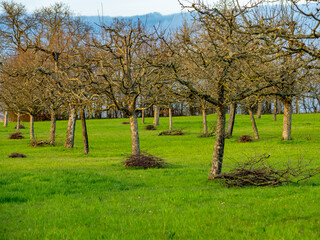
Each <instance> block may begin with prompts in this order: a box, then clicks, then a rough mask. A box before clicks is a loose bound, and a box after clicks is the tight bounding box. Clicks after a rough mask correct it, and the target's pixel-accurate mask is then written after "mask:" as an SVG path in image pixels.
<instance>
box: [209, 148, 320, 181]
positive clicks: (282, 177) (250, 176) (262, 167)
mask: <svg viewBox="0 0 320 240" xmlns="http://www.w3.org/2000/svg"><path fill="white" fill-rule="evenodd" d="M269 157H270V155H268V154H263V155H261V156H258V157H253V158H252V159H250V160H249V161H247V162H243V163H238V166H237V167H236V168H234V169H232V170H231V171H230V172H229V173H223V174H219V175H217V176H215V179H219V180H221V182H222V183H224V184H226V185H227V186H228V187H245V186H250V185H251V186H278V185H281V184H283V183H298V182H300V181H304V180H307V179H309V178H311V177H313V176H315V175H317V174H319V173H320V168H319V167H318V168H308V164H304V163H303V162H302V161H301V160H299V161H298V162H297V163H296V164H295V165H292V164H290V163H288V164H287V166H285V167H283V168H282V169H276V168H275V167H274V166H271V165H270V164H268V163H266V159H268V158H269Z"/></svg>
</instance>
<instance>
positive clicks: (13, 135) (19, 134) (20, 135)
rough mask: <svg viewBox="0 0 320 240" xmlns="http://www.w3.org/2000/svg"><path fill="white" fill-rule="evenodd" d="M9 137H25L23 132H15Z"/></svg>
mask: <svg viewBox="0 0 320 240" xmlns="http://www.w3.org/2000/svg"><path fill="white" fill-rule="evenodd" d="M9 139H24V137H23V136H22V134H21V132H15V133H12V134H10V135H9Z"/></svg>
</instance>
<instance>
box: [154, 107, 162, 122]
mask: <svg viewBox="0 0 320 240" xmlns="http://www.w3.org/2000/svg"><path fill="white" fill-rule="evenodd" d="M159 116H160V106H159V105H155V106H154V118H153V126H159Z"/></svg>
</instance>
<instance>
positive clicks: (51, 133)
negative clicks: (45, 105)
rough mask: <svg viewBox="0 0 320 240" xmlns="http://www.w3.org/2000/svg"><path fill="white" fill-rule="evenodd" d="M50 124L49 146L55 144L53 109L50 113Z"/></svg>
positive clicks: (54, 114)
mask: <svg viewBox="0 0 320 240" xmlns="http://www.w3.org/2000/svg"><path fill="white" fill-rule="evenodd" d="M50 118H51V124H50V144H52V145H54V144H55V143H56V122H57V119H56V113H55V111H54V110H53V109H51V112H50Z"/></svg>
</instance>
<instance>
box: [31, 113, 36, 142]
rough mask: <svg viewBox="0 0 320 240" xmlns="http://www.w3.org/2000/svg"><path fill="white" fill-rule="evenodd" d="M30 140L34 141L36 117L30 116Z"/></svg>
mask: <svg viewBox="0 0 320 240" xmlns="http://www.w3.org/2000/svg"><path fill="white" fill-rule="evenodd" d="M30 140H32V141H34V140H35V138H34V116H33V114H30Z"/></svg>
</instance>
